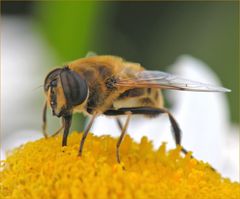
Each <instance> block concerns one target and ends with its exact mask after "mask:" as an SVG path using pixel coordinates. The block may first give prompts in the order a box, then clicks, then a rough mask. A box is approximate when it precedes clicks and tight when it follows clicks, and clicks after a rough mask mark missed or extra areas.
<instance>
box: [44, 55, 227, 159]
mask: <svg viewBox="0 0 240 199" xmlns="http://www.w3.org/2000/svg"><path fill="white" fill-rule="evenodd" d="M162 89H172V90H180V91H200V92H229V91H230V90H229V89H226V88H223V87H216V86H212V85H208V84H204V83H200V82H196V81H191V80H187V79H184V78H181V77H177V76H175V75H171V74H168V73H165V72H161V71H149V70H145V69H144V68H143V67H142V66H141V65H140V64H138V63H133V62H128V61H125V60H124V59H122V58H120V57H116V56H106V55H104V56H97V55H94V56H91V57H86V58H82V59H78V60H75V61H73V62H71V63H69V64H67V65H65V66H64V67H62V68H56V69H54V70H52V71H51V72H50V73H49V74H48V75H47V77H46V78H45V81H44V92H45V96H46V102H45V105H44V109H43V133H44V136H45V137H47V136H48V135H47V133H46V111H47V106H49V107H50V108H51V109H52V114H53V115H54V116H57V117H61V118H62V126H61V128H60V129H59V130H58V131H57V132H56V133H55V134H54V135H56V134H58V133H59V132H61V131H62V130H64V132H63V138H62V146H66V145H67V137H68V133H69V128H70V126H71V121H72V115H73V113H75V112H81V113H84V114H86V115H88V116H91V119H90V122H89V124H88V125H87V127H86V129H85V131H84V133H83V136H82V139H81V142H80V147H79V153H78V154H79V156H81V155H82V151H83V145H84V142H85V139H86V137H87V135H88V132H89V130H90V128H91V126H92V124H93V122H94V120H95V118H96V117H97V116H98V115H101V114H103V115H106V116H116V121H117V123H118V126H119V127H120V129H121V135H120V137H119V140H118V142H117V146H116V158H117V161H118V163H120V154H119V148H120V145H121V143H122V140H123V137H124V135H125V133H126V131H127V127H128V124H129V121H130V118H131V116H132V115H135V114H139V115H145V116H149V117H154V116H158V115H160V114H167V115H168V118H169V120H170V123H171V126H172V131H173V137H174V140H175V143H176V145H181V130H180V127H179V125H178V123H177V122H176V120H175V118H174V117H173V115H172V114H171V113H170V112H169V111H168V110H167V109H166V108H164V104H163V97H162V93H161V90H162ZM120 115H127V119H126V122H125V124H124V125H122V124H121V122H120V120H119V119H118V117H117V116H120ZM182 152H183V153H185V154H186V153H187V150H186V149H185V148H183V147H182Z"/></svg>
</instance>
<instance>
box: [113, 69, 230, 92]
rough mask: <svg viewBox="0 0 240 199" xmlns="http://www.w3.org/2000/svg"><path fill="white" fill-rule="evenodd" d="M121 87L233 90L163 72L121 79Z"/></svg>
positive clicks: (145, 72) (199, 90)
mask: <svg viewBox="0 0 240 199" xmlns="http://www.w3.org/2000/svg"><path fill="white" fill-rule="evenodd" d="M117 85H118V86H120V87H135V88H160V89H171V90H183V91H198V92H230V91H231V90H229V89H226V88H223V87H218V86H213V85H210V84H205V83H201V82H197V81H192V80H188V79H184V78H182V77H178V76H176V75H172V74H169V73H165V72H161V71H147V70H145V71H140V72H138V73H136V75H135V77H133V78H119V81H118V82H117Z"/></svg>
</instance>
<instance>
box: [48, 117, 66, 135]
mask: <svg viewBox="0 0 240 199" xmlns="http://www.w3.org/2000/svg"><path fill="white" fill-rule="evenodd" d="M63 129H64V119H62V126H61V127H60V128H59V129H58V130H57V131H56V132H55V133H54V134H52V135H51V137H55V136H56V135H57V134H59V133H60V132H61V131H62V130H63Z"/></svg>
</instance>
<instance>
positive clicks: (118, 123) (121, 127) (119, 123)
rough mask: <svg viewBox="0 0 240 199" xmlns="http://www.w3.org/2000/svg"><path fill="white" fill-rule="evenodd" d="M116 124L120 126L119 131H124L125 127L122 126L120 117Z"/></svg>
mask: <svg viewBox="0 0 240 199" xmlns="http://www.w3.org/2000/svg"><path fill="white" fill-rule="evenodd" d="M116 122H117V125H118V127H119V129H120V130H121V131H122V129H123V125H122V122H121V120H120V119H119V118H118V117H117V118H116Z"/></svg>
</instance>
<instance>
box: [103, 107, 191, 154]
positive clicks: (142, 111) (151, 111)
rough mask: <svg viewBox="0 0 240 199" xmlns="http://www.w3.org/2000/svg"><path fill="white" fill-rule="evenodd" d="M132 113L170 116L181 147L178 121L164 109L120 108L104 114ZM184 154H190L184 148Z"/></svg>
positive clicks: (174, 134) (176, 141)
mask: <svg viewBox="0 0 240 199" xmlns="http://www.w3.org/2000/svg"><path fill="white" fill-rule="evenodd" d="M128 111H130V112H131V113H132V114H142V115H151V116H156V115H159V114H163V113H166V114H168V117H169V120H170V123H171V126H172V129H173V136H174V140H175V143H176V145H181V130H180V127H179V125H178V123H177V121H176V120H175V119H174V117H173V116H172V114H171V113H170V112H169V111H168V110H166V109H163V108H154V107H132V108H120V109H117V110H107V111H106V112H104V114H105V115H124V114H126V112H128ZM182 152H183V153H184V154H186V153H188V151H187V150H186V149H185V148H184V147H182Z"/></svg>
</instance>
